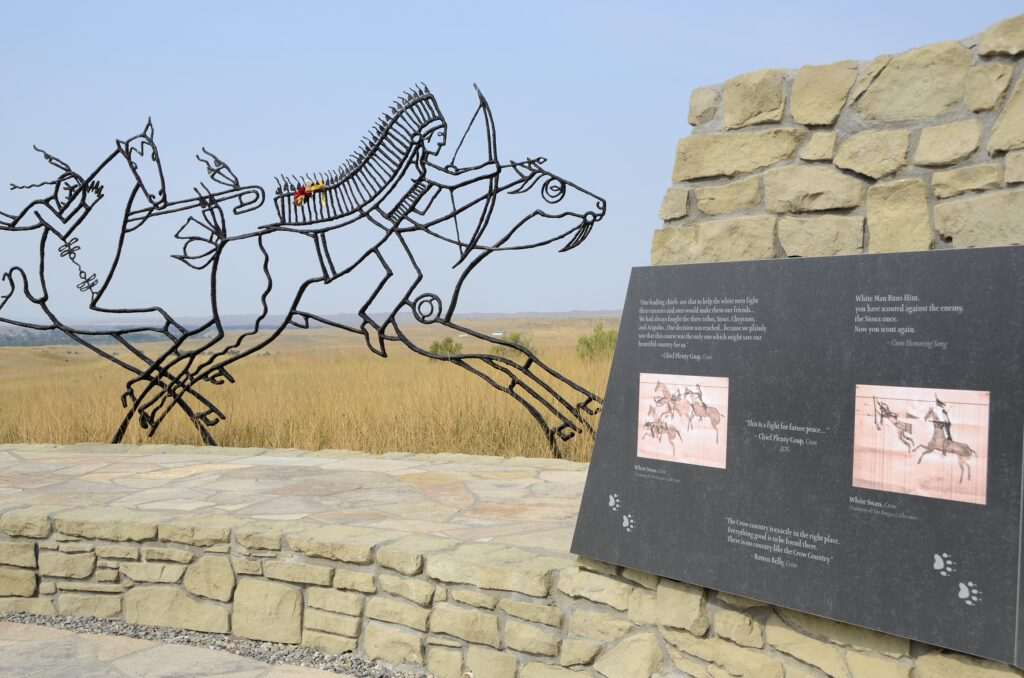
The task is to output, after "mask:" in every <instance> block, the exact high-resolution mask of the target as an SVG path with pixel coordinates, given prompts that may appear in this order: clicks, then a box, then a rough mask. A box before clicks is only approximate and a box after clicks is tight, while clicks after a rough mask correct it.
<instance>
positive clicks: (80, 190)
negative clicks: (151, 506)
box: [0, 147, 103, 306]
mask: <svg viewBox="0 0 1024 678" xmlns="http://www.w3.org/2000/svg"><path fill="white" fill-rule="evenodd" d="M34 148H36V150H37V151H39V152H40V153H42V154H43V156H44V157H45V158H46V160H47V162H49V163H50V164H51V165H53V166H54V167H57V168H58V169H61V170H63V174H61V175H60V176H59V177H57V179H55V180H54V181H45V182H42V183H39V184H33V185H31V186H17V185H15V184H11V188H12V189H24V188H35V187H37V186H44V185H47V184H53V185H54V189H53V195H51V196H50V197H49V198H42V199H39V200H34V201H32V202H30V203H29V204H28V205H27V206H26V207H25V208H24V209H23V210H22V211H21V213H20V214H18V215H17V216H11V215H6V214H4V213H0V215H2V217H10V219H9V220H8V219H2V217H0V229H5V230H11V231H25V230H31V229H35V228H41V227H45V228H47V229H49V230H50V232H52V233H53V234H54V235H56V236H57V237H58V238H60V239H61V240H62V241H66V240H67V238H68V236H69V235H70V233H71V231H73V230H74V229H75V228H76V227H77V226H78V224H80V223H81V222H82V220H83V219H85V217H86V215H88V214H89V210H91V209H92V207H93V205H95V204H96V201H98V200H99V199H100V198H101V197H103V187H102V186H101V185H100V184H99V183H97V182H92V183H90V184H89V185H88V186H86V185H85V181H84V180H83V179H82V177H81V176H80V175H79V174H77V173H76V172H73V171H72V170H71V167H70V166H69V165H68V164H67V163H65V162H64V161H63V160H61V159H60V158H57V157H54V156H52V155H50V154H49V153H47V152H46V151H44V150H43V149H41V148H37V147H34ZM72 249H73V248H72ZM71 254H73V252H71V251H70V250H69V255H68V256H69V257H71ZM71 258H72V260H73V257H71ZM23 263H27V262H11V264H10V265H8V264H7V263H5V262H0V279H7V280H8V281H9V283H10V284H11V293H10V294H7V295H0V306H3V305H4V303H6V302H7V300H8V299H9V298H10V296H11V294H13V292H14V281H13V279H12V274H13V272H14V271H15V270H18V271H20V272H21V274H22V277H23V279H24V281H25V282H24V286H25V287H24V293H25V295H26V296H27V297H28V298H29V299H31V300H32V301H33V302H35V303H40V302H42V301H43V300H45V299H46V288H45V285H44V284H43V280H42V276H41V272H40V270H39V266H38V265H29V266H28V267H27V270H26V268H25V267H24V266H22V265H21V264H23Z"/></svg>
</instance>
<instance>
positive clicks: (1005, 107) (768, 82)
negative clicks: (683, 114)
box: [651, 15, 1024, 264]
mask: <svg viewBox="0 0 1024 678" xmlns="http://www.w3.org/2000/svg"><path fill="white" fill-rule="evenodd" d="M1022 62H1024V15H1021V16H1017V17H1013V18H1010V19H1005V20H1003V21H1000V22H999V23H996V24H994V25H993V26H990V27H989V28H987V29H986V30H984V31H983V32H982V33H980V34H978V35H976V36H972V37H970V38H967V39H964V40H960V41H948V42H940V43H936V44H933V45H925V46H924V47H918V48H916V49H911V50H909V51H907V52H904V53H902V54H897V55H885V56H879V57H877V58H875V59H873V60H871V61H869V62H856V61H840V62H838V63H834V64H827V65H822V66H804V67H803V68H800V69H797V70H781V69H764V70H760V71H756V72H754V73H747V74H744V75H739V76H737V77H735V78H732V79H731V80H729V81H728V82H726V83H724V84H720V85H714V86H710V87H701V88H699V89H697V90H694V92H693V94H692V95H691V97H690V111H689V117H688V121H689V123H690V124H691V125H693V126H694V129H693V133H692V134H691V135H690V136H688V137H685V138H683V139H680V141H679V143H678V145H677V147H676V155H675V166H674V169H673V172H672V185H671V186H670V187H669V189H668V191H667V192H666V194H665V198H664V200H663V202H662V205H661V210H660V212H659V214H658V216H659V218H660V219H662V220H663V221H664V225H663V226H662V228H660V229H658V230H657V231H655V234H654V240H653V243H652V246H651V263H652V264H682V263H692V262H702V261H732V260H741V259H768V258H773V257H792V256H800V257H806V256H829V255H836V254H857V253H861V252H897V251H909V250H925V249H931V248H945V247H981V246H990V245H1007V244H1020V243H1024V218H1022V215H1024V84H1022V79H1021V70H1022V68H1024V66H1022Z"/></svg>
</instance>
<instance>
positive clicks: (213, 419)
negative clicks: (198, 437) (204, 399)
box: [196, 410, 224, 428]
mask: <svg viewBox="0 0 1024 678" xmlns="http://www.w3.org/2000/svg"><path fill="white" fill-rule="evenodd" d="M196 417H197V418H198V419H199V421H201V422H202V423H203V425H204V426H209V427H211V428H212V427H214V426H216V425H217V424H219V423H220V422H221V421H223V420H224V416H223V415H222V414H221V413H219V412H214V411H213V410H206V411H205V412H200V413H199V414H197V415H196Z"/></svg>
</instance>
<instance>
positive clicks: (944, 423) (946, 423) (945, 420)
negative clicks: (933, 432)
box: [935, 396, 953, 455]
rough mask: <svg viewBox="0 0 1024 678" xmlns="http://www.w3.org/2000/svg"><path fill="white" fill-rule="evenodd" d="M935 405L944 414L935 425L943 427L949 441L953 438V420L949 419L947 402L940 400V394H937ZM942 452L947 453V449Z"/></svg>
mask: <svg viewBox="0 0 1024 678" xmlns="http://www.w3.org/2000/svg"><path fill="white" fill-rule="evenodd" d="M935 405H936V407H938V408H939V409H940V410H942V415H940V416H939V418H938V419H936V420H935V425H936V426H939V427H940V428H942V432H943V433H944V434H945V436H946V440H947V441H950V440H953V433H952V431H951V429H952V427H953V422H951V421H950V420H949V411H948V410H947V409H946V403H944V402H942V401H941V400H939V397H938V396H935ZM942 454H943V455H945V454H946V451H945V450H943V451H942Z"/></svg>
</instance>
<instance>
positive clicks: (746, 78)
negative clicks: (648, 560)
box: [651, 15, 1024, 678]
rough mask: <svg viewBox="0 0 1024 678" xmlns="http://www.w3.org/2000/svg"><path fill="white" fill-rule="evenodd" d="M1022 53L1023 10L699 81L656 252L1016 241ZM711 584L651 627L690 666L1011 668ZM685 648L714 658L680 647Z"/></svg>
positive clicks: (791, 672) (788, 253) (836, 251)
mask: <svg viewBox="0 0 1024 678" xmlns="http://www.w3.org/2000/svg"><path fill="white" fill-rule="evenodd" d="M1022 62H1024V15H1021V16H1017V17H1013V18H1009V19H1005V20H1003V21H1000V22H998V23H996V24H994V25H992V26H990V27H989V28H987V29H986V30H984V31H983V32H982V33H980V34H978V35H975V36H972V37H970V38H966V39H964V40H960V41H949V42H940V43H936V44H933V45H926V46H924V47H918V48H916V49H911V50H909V51H907V52H904V53H902V54H897V55H884V56H879V57H877V58H875V59H873V60H871V61H869V62H855V61H841V62H838V63H834V64H827V65H821V66H804V67H803V68H800V69H797V70H779V69H764V70H761V71H756V72H754V73H747V74H744V75H740V76H737V77H735V78H732V79H731V80H729V81H728V82H726V83H724V84H720V85H714V86H710V87H701V88H698V89H696V90H694V91H693V93H692V95H691V97H690V110H689V117H688V122H689V123H690V124H691V125H693V127H694V129H693V132H692V134H691V135H690V136H688V137H685V138H683V139H680V140H679V143H678V145H677V146H676V154H675V166H674V168H673V172H672V185H671V186H670V187H669V188H668V190H667V191H666V193H665V197H664V200H663V201H662V205H661V210H660V211H659V213H658V216H659V218H660V219H661V220H662V221H663V222H664V224H663V226H662V227H661V228H660V229H658V230H657V231H655V234H654V238H653V243H652V246H651V263H652V264H655V265H658V264H683V263H694V262H706V261H735V260H743V259H770V258H776V257H780V258H781V257H792V256H801V257H803V256H831V255H840V254H859V253H864V252H898V251H910V250H926V249H932V248H949V247H982V246H993V245H1010V244H1021V243H1024V79H1022V70H1024V64H1022ZM698 590H699V589H698ZM703 595H706V596H707V598H708V601H709V609H710V601H715V602H716V603H717V604H718V606H720V609H718V610H716V612H715V613H714V615H713V616H711V617H710V627H709V628H708V630H707V631H706V632H705V631H704V629H703V628H701V627H697V628H688V629H687V630H686V631H684V632H679V631H676V630H673V629H668V628H665V627H660V630H661V633H662V635H663V636H664V637H665V638H666V639H667V640H668V641H669V643H670V644H671V648H670V655H671V657H672V660H673V661H674V662H675V663H676V666H677V667H678V668H680V669H681V670H683V671H684V673H688V675H693V676H702V677H703V676H715V677H717V676H723V677H724V676H726V675H732V676H747V675H749V676H774V675H778V676H782V675H785V676H786V677H787V678H789V677H794V676H811V675H813V676H822V675H828V676H833V677H835V676H843V677H846V676H852V677H853V678H861V677H865V678H866V677H868V676H871V677H876V676H877V677H880V678H887V677H890V676H891V677H893V678H895V677H897V676H898V677H902V678H910V677H911V676H913V677H915V678H925V677H929V676H949V677H951V678H952V677H953V676H957V677H958V678H974V677H976V678H981V677H986V678H994V677H995V676H1010V675H1021V672H1020V671H1018V670H1017V669H1015V668H1012V667H1009V666H1006V665H1003V664H997V663H995V662H981V661H979V660H975V659H972V658H969V657H967V656H965V655H960V654H957V653H952V652H942V653H938V652H933V651H930V650H929V649H926V646H923V645H919V644H917V643H910V642H909V641H907V640H905V639H901V638H895V637H893V636H880V635H878V634H875V633H874V632H872V631H868V630H866V629H860V628H857V627H853V626H849V625H845V624H838V623H834V622H830V621H827V620H822V619H819V618H812V617H808V616H807V615H803V614H800V613H795V612H787V611H784V610H772V611H766V609H767V608H763V607H761V606H760V604H752V603H749V601H740V600H738V599H736V598H735V597H733V596H729V595H728V594H724V593H715V592H713V591H704V592H703ZM758 613H760V614H758ZM808 620H813V621H810V622H809V621H808ZM861 634H867V635H866V636H862V635H861ZM857 638H871V639H872V640H870V641H864V640H857ZM908 647H909V648H910V649H909V654H908ZM720 652H721V653H731V658H730V659H729V660H728V661H725V660H724V659H723V658H722V655H719V653H720ZM740 652H742V653H743V654H739V653H740ZM775 652H781V653H782V654H783V655H785V656H788V657H795V658H798V659H800V660H801V661H802V662H804V663H810V664H813V666H814V667H815V669H814V670H813V671H811V672H806V671H805V670H804V669H797V668H794V667H791V666H787V667H785V669H784V674H783V673H782V672H780V671H782V670H781V669H779V668H778V667H774V666H773V665H772V659H773V658H774V657H775V656H777V655H775ZM865 652H866V653H865ZM681 653H682V654H681ZM740 657H742V659H740ZM694 658H698V659H702V660H705V661H707V662H709V663H708V664H707V665H706V666H694V665H692V664H687V663H686V662H692V661H693V660H694ZM936 662H942V663H943V666H941V667H940V666H939V665H938V664H937V663H936ZM687 667H690V668H687ZM723 669H724V670H723ZM702 671H703V672H702Z"/></svg>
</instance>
